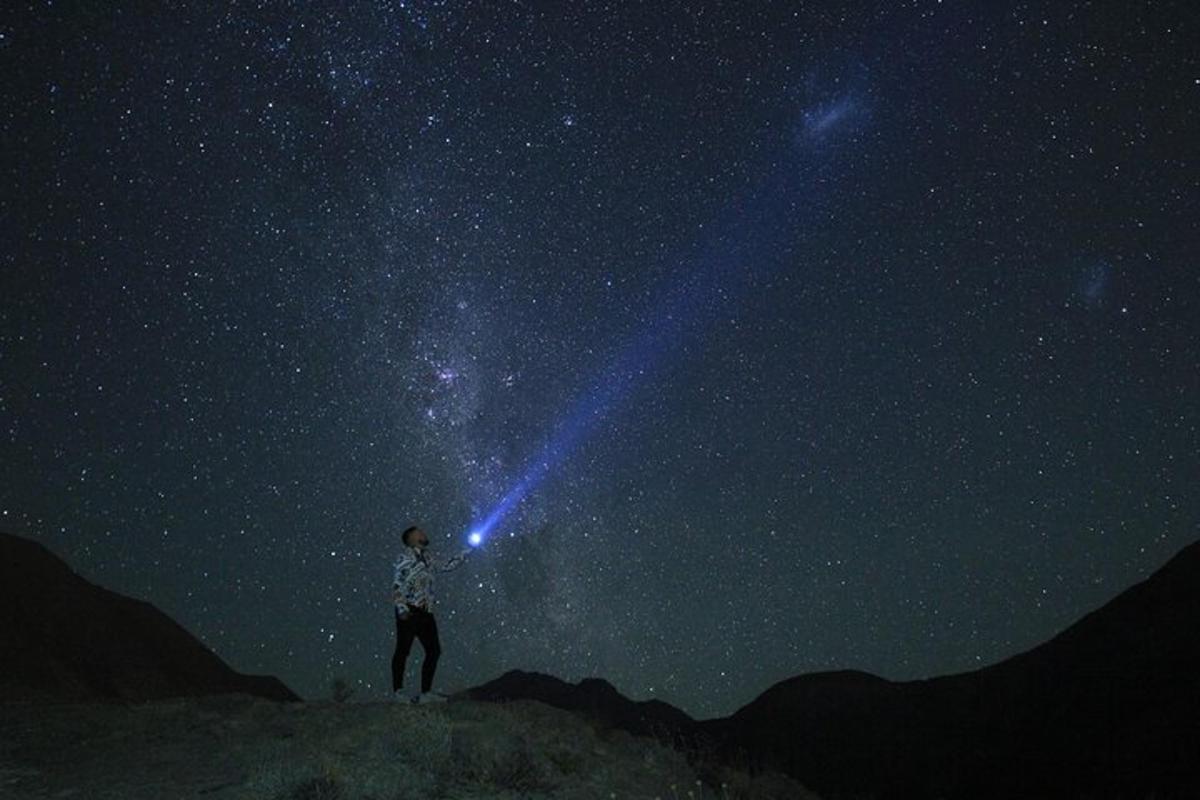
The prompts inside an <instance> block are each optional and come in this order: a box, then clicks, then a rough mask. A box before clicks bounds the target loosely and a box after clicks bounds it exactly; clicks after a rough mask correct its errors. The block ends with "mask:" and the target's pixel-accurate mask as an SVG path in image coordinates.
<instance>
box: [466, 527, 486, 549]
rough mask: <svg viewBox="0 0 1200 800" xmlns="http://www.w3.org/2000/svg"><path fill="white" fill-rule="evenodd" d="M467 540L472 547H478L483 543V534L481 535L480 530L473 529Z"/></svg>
mask: <svg viewBox="0 0 1200 800" xmlns="http://www.w3.org/2000/svg"><path fill="white" fill-rule="evenodd" d="M467 541H468V542H469V543H470V544H471V546H472V547H478V546H479V545H480V544H482V543H483V536H482V535H480V533H479V531H472V532H471V535H470V536H468V537H467Z"/></svg>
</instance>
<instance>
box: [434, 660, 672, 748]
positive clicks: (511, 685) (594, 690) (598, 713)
mask: <svg viewBox="0 0 1200 800" xmlns="http://www.w3.org/2000/svg"><path fill="white" fill-rule="evenodd" d="M455 697H456V698H465V699H468V700H484V701H490V702H503V701H506V700H519V699H536V700H540V701H541V702H543V703H546V704H547V705H551V706H554V707H556V708H562V709H566V710H568V711H577V712H579V713H581V714H583V715H584V716H586V717H588V718H589V719H592V720H595V721H597V722H599V723H601V724H602V725H607V726H609V727H613V728H620V729H621V730H625V731H629V732H630V733H632V734H635V735H638V736H657V737H659V738H662V739H671V738H673V737H674V736H675V735H676V734H680V733H689V732H690V731H691V730H692V729H693V727H694V726H695V724H696V723H695V720H693V719H692V718H691V717H689V716H688V715H687V714H685V713H684V712H682V711H680V710H679V709H678V708H676V707H675V706H673V705H670V704H669V703H663V702H661V701H659V700H645V701H635V700H630V699H629V698H628V697H625V696H624V695H622V694H621V693H620V692H618V691H617V690H616V688H615V687H614V686H613V685H612V684H611V683H609V682H608V681H605V680H601V679H600V678H585V679H584V680H582V681H580V682H579V683H575V684H571V683H567V682H566V681H563V680H560V679H558V678H555V677H553V676H551V675H543V674H541V673H538V672H522V671H521V670H516V669H514V670H511V671H509V672H506V673H504V674H503V675H501V676H500V677H499V678H496V679H495V680H493V681H489V682H488V683H485V684H483V685H482V686H476V687H474V688H472V689H467V690H466V691H463V692H460V693H459V694H457V695H455Z"/></svg>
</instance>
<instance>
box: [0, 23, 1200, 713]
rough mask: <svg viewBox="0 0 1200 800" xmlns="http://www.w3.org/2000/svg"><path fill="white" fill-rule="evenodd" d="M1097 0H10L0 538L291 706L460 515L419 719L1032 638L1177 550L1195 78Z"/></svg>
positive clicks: (1185, 430)
mask: <svg viewBox="0 0 1200 800" xmlns="http://www.w3.org/2000/svg"><path fill="white" fill-rule="evenodd" d="M1102 5H1104V6H1105V7H1098V6H1097V5H1096V4H1084V3H1075V2H1064V3H1049V2H1047V3H1034V4H1030V3H1023V4H1019V5H1018V4H1005V3H995V4H991V3H989V4H964V3H937V2H928V3H926V2H918V3H909V4H896V3H879V4H865V5H864V4H854V5H845V6H843V5H837V4H832V3H820V4H811V3H810V4H805V5H804V6H803V7H800V6H798V5H796V4H788V3H778V4H765V3H755V2H750V3H738V4H727V5H725V6H716V5H708V4H704V5H701V4H650V5H645V6H640V7H639V6H633V5H631V4H630V5H625V4H617V5H612V4H609V5H602V4H592V3H573V4H570V7H569V8H566V7H565V6H564V7H563V8H564V9H565V10H563V9H560V10H559V11H558V13H554V14H551V13H549V12H548V11H545V10H541V9H539V8H538V7H536V6H534V5H533V4H494V5H485V4H475V3H467V4H457V3H456V4H444V3H436V2H431V3H423V2H412V3H404V4H392V3H379V4H370V5H357V4H355V5H353V6H345V5H344V4H323V3H320V4H302V5H295V6H292V5H289V4H286V3H285V4H279V5H276V6H270V7H268V8H264V9H259V8H254V7H249V6H239V7H237V8H236V9H233V10H225V11H222V12H220V13H214V12H213V11H212V10H211V7H209V6H201V5H195V6H193V5H188V4H181V5H178V6H173V7H172V9H171V11H170V13H168V12H167V11H162V12H157V13H156V12H153V11H147V10H146V9H145V8H142V7H136V8H135V7H133V6H123V5H122V4H120V3H105V4H102V6H97V8H89V9H88V10H86V11H80V10H75V9H69V8H62V7H59V6H57V5H50V6H44V5H37V6H33V7H21V8H17V9H16V10H11V9H6V10H5V11H4V12H2V14H0V59H2V60H3V63H2V64H0V66H2V67H3V70H4V74H5V76H6V80H5V82H4V85H3V88H0V95H2V100H3V102H2V103H0V126H2V129H3V134H4V141H5V144H6V146H5V148H4V151H3V152H4V156H3V158H2V160H0V169H2V171H3V176H4V185H5V190H4V192H3V193H2V194H0V236H2V237H3V240H2V242H3V249H2V250H0V252H2V253H3V259H4V261H3V265H2V266H0V526H3V528H4V529H6V530H9V531H11V532H14V533H21V534H25V535H29V536H32V537H34V538H37V539H39V540H40V541H44V542H46V543H47V545H49V546H50V547H51V548H52V549H54V550H55V551H56V552H58V553H60V554H62V555H63V556H64V557H65V558H66V559H67V560H68V561H69V562H70V563H72V564H73V565H74V566H75V567H76V568H78V570H79V571H80V572H81V573H82V574H83V575H84V576H85V577H88V578H89V579H91V580H94V581H96V582H98V583H101V584H103V585H105V586H108V587H111V588H113V589H115V590H118V591H122V592H126V593H129V594H133V595H135V596H138V597H140V598H144V599H146V600H148V601H150V602H152V603H154V604H156V605H157V606H159V607H160V608H162V609H163V610H164V611H166V612H167V613H169V614H170V615H172V616H173V617H175V618H176V619H178V620H179V621H180V623H181V624H183V625H184V626H185V627H187V628H188V629H190V630H192V631H194V632H196V633H197V635H199V636H200V637H201V638H202V639H203V640H204V641H205V642H206V643H207V644H208V645H210V646H211V647H213V648H214V649H215V650H216V651H217V652H218V653H219V654H220V655H221V656H223V657H224V658H226V659H227V660H228V661H229V662H230V663H231V664H232V665H233V666H235V667H236V668H238V669H240V670H244V671H249V672H265V673H272V674H276V675H278V676H280V677H281V678H282V679H283V680H284V681H285V682H287V683H288V684H289V685H291V686H293V687H294V688H295V689H297V690H298V691H299V692H301V693H302V694H304V695H307V696H312V697H317V696H323V695H327V693H328V691H329V685H330V682H331V681H332V680H333V679H334V678H336V677H344V678H346V679H347V680H349V681H350V682H351V683H352V684H354V685H355V686H356V687H357V688H358V693H359V696H360V697H362V698H364V699H366V698H372V697H379V696H383V695H384V694H385V693H386V691H387V688H388V685H389V680H390V678H389V675H388V664H389V660H390V657H391V647H392V641H393V639H392V637H393V635H394V629H393V621H392V616H391V605H390V582H391V577H392V575H391V561H392V558H393V557H394V555H395V552H396V549H397V547H398V535H399V532H400V531H401V530H402V529H403V528H405V527H407V526H408V525H410V524H414V523H415V524H420V525H422V527H424V528H425V529H426V530H427V531H428V532H429V534H430V537H431V539H432V540H433V545H434V546H435V547H437V548H439V549H442V550H444V551H447V552H450V551H454V550H457V549H459V548H460V547H461V546H462V543H463V540H464V539H463V537H464V536H465V535H466V534H467V533H468V532H469V531H470V530H472V529H473V527H478V526H479V524H480V522H481V520H486V519H488V518H489V516H492V515H493V514H494V512H495V511H496V509H497V508H502V509H503V513H501V514H499V515H496V518H495V522H494V523H493V524H492V525H490V526H489V529H488V531H487V533H488V539H487V540H486V541H485V542H484V543H483V546H482V547H480V548H478V549H477V550H476V551H475V552H474V553H472V555H471V559H470V561H469V563H468V564H467V565H466V566H464V567H463V568H462V569H460V570H458V571H456V572H454V573H449V574H447V575H446V576H445V577H444V578H443V580H442V582H441V584H440V585H439V587H438V588H439V596H440V600H441V603H442V610H441V616H440V617H439V625H440V628H441V632H442V638H443V648H444V653H443V657H442V662H441V668H440V671H439V682H441V683H442V684H443V686H444V688H447V689H451V690H453V689H456V688H461V687H465V686H468V685H471V684H474V683H479V682H482V681H485V680H488V679H490V678H493V677H495V676H496V675H498V674H499V673H501V672H502V671H504V670H507V669H511V668H520V669H527V670H540V671H545V672H551V673H554V674H557V675H559V676H561V677H564V678H568V679H571V680H577V679H579V678H582V677H585V676H589V675H597V676H602V677H605V678H607V679H608V680H610V681H611V682H612V683H614V684H615V685H616V686H617V688H618V689H619V690H621V691H622V692H624V693H626V694H627V695H629V696H631V697H635V698H639V699H642V698H649V697H657V698H660V699H663V700H667V701H669V702H673V703H675V704H677V705H679V706H680V707H682V708H684V709H685V710H687V711H688V712H690V713H693V714H696V715H699V716H707V715H713V714H719V713H727V712H729V711H732V710H733V709H734V708H736V707H737V706H738V705H740V704H742V703H744V702H747V701H748V700H750V699H751V698H753V697H754V696H755V695H756V694H757V693H758V692H760V691H762V690H763V689H765V688H766V687H767V686H769V685H770V684H771V683H772V682H774V681H776V680H779V679H782V678H784V677H788V676H791V675H795V674H797V673H801V672H808V671H814V670H823V669H851V668H852V669H861V670H866V671H870V672H874V673H877V674H880V675H883V676H885V677H888V678H893V679H904V678H913V677H922V676H929V675H935V674H941V673H946V672H952V671H958V670H963V669H969V668H973V667H976V666H980V665H982V664H987V663H991V662H994V661H996V660H999V659H1001V658H1004V657H1006V656H1008V655H1011V654H1013V653H1016V652H1019V651H1020V650H1022V649H1025V648H1028V647H1030V646H1032V645H1034V644H1037V643H1038V642H1040V641H1042V640H1044V639H1045V638H1047V637H1049V636H1051V635H1053V634H1054V633H1056V632H1057V631H1058V630H1060V629H1061V628H1062V627H1064V626H1065V625H1067V624H1069V623H1070V622H1072V621H1074V620H1075V619H1077V618H1078V617H1079V616H1080V615H1082V614H1083V613H1085V612H1087V611H1089V610H1091V609H1093V608H1094V607H1096V606H1098V605H1099V604H1101V603H1103V602H1104V601H1106V600H1108V599H1109V598H1111V597H1112V596H1114V595H1115V594H1116V593H1117V592H1119V591H1120V590H1121V589H1123V588H1125V587H1126V586H1128V585H1130V584H1131V583H1132V582H1134V581H1136V580H1138V579H1139V578H1141V577H1143V576H1144V575H1146V574H1148V573H1149V572H1150V571H1151V570H1153V569H1155V568H1157V567H1158V566H1159V565H1161V564H1162V563H1163V562H1164V561H1165V560H1166V559H1167V558H1168V557H1169V556H1170V555H1171V554H1172V553H1174V552H1175V551H1176V550H1178V549H1179V548H1180V547H1181V546H1183V544H1185V543H1187V542H1190V541H1192V540H1194V539H1195V538H1196V536H1197V520H1198V519H1200V500H1198V499H1197V496H1196V493H1195V490H1194V488H1193V486H1194V484H1195V476H1196V475H1197V474H1200V456H1198V455H1197V454H1198V453H1200V433H1198V427H1197V425H1198V423H1197V404H1196V398H1197V397H1200V383H1198V382H1200V378H1198V377H1197V376H1200V345H1198V342H1197V327H1196V325H1195V320H1196V319H1197V316H1198V315H1197V301H1198V300H1200V285H1198V283H1197V274H1196V271H1195V268H1194V261H1195V252H1196V251H1197V245H1198V244H1200V235H1198V231H1197V224H1198V223H1197V220H1200V213H1198V211H1200V204H1198V203H1197V191H1198V190H1197V186H1196V182H1195V180H1194V179H1192V178H1191V176H1192V174H1193V173H1194V167H1195V163H1196V161H1197V153H1196V146H1195V142H1197V141H1200V130H1198V127H1200V126H1198V125H1197V111H1196V109H1197V108H1200V103H1197V99H1198V95H1197V92H1198V87H1200V84H1197V82H1196V80H1197V75H1200V72H1198V68H1200V65H1197V63H1196V58H1195V54H1194V47H1193V46H1192V45H1191V40H1192V38H1193V37H1192V36H1191V34H1192V33H1193V31H1192V30H1191V28H1190V27H1189V25H1187V24H1185V21H1186V20H1185V18H1186V15H1187V12H1188V10H1189V9H1188V6H1187V5H1186V4H1181V3H1180V4H1175V3H1160V4H1154V5H1153V7H1145V8H1143V7H1141V6H1138V5H1135V6H1120V7H1118V5H1117V4H1102ZM505 497H512V498H514V499H513V501H512V503H511V508H510V507H506V506H503V499H504V498H505Z"/></svg>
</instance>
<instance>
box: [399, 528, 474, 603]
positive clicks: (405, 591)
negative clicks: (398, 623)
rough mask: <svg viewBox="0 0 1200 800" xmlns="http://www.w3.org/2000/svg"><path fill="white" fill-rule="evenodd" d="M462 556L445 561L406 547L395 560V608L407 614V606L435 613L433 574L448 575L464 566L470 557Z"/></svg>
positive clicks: (464, 551) (464, 553)
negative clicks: (446, 573) (443, 573)
mask: <svg viewBox="0 0 1200 800" xmlns="http://www.w3.org/2000/svg"><path fill="white" fill-rule="evenodd" d="M469 552H471V551H470V550H463V551H462V552H461V553H459V554H458V555H455V556H450V557H449V558H446V559H442V558H438V557H436V556H434V555H432V554H431V553H430V552H429V551H428V550H424V549H418V548H416V547H409V546H408V545H405V546H404V547H403V548H402V549H401V550H400V555H399V556H397V557H396V570H395V576H394V577H393V579H392V592H393V594H394V595H396V608H397V609H398V610H399V611H400V612H401V613H404V612H405V611H407V610H408V609H407V608H405V605H410V606H416V607H417V608H423V609H425V610H426V611H431V612H432V611H433V573H434V572H449V571H450V570H452V569H455V568H457V567H459V566H460V565H462V563H463V562H464V561H466V560H467V553H469Z"/></svg>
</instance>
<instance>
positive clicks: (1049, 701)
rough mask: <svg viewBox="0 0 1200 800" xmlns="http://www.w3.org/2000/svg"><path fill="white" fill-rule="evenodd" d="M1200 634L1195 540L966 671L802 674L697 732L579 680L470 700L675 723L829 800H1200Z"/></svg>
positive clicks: (529, 679) (622, 720)
mask: <svg viewBox="0 0 1200 800" xmlns="http://www.w3.org/2000/svg"><path fill="white" fill-rule="evenodd" d="M1198 631H1200V543H1194V544H1192V545H1189V546H1188V547H1186V548H1184V549H1183V550H1182V551H1180V552H1179V553H1178V554H1177V555H1176V556H1175V557H1174V558H1172V559H1171V560H1170V561H1169V562H1168V563H1167V564H1166V565H1165V566H1163V567H1162V568H1161V569H1160V570H1158V571H1157V572H1156V573H1154V575H1152V576H1151V577H1150V578H1148V579H1147V580H1145V581H1143V582H1142V583H1139V584H1137V585H1135V586H1133V587H1132V588H1130V589H1128V590H1126V591H1125V592H1123V593H1121V594H1120V595H1118V596H1117V597H1116V598H1114V599H1113V600H1112V601H1110V602H1109V603H1107V604H1106V605H1104V606H1103V607H1101V608H1100V609H1098V610H1097V611H1094V612H1092V613H1090V614H1088V615H1087V616H1085V617H1084V618H1083V619H1081V620H1079V621H1078V622H1077V623H1075V624H1074V625H1072V626H1070V627H1069V628H1067V629H1066V630H1064V631H1063V632H1062V633H1060V634H1059V635H1057V636H1055V637H1054V638H1053V639H1051V640H1049V641H1047V642H1045V643H1043V644H1042V645H1039V646H1038V647H1035V648H1033V649H1032V650H1029V651H1027V652H1024V653H1021V654H1019V655H1015V656H1013V657H1011V658H1008V659H1006V660H1004V661H1001V662H999V663H997V664H993V665H991V666H988V667H985V668H983V669H979V670H975V671H972V672H966V673H960V674H956V675H946V676H940V677H936V678H931V679H927V680H916V681H889V680H886V679H884V678H881V677H878V676H875V675H870V674H868V673H864V672H857V671H853V670H845V671H837V672H821V673H813V674H807V675H800V676H797V677H794V678H790V679H788V680H785V681H781V682H780V683H777V684H775V685H774V686H772V687H770V688H769V689H767V691H765V692H764V693H763V694H761V695H760V696H759V697H758V698H756V699H755V700H754V701H752V702H751V703H749V704H747V705H746V706H744V707H743V708H741V709H739V710H738V711H737V712H735V713H734V714H733V715H731V716H729V717H725V718H720V719H712V720H705V721H700V722H695V723H692V724H691V725H688V724H687V723H686V722H685V720H686V715H685V714H683V712H682V711H679V710H678V709H674V708H672V707H671V706H669V705H667V704H665V703H657V704H656V707H655V712H654V716H655V718H656V719H662V720H664V721H666V723H667V724H663V725H646V724H645V723H644V722H639V721H638V720H640V719H641V718H640V717H639V716H638V707H639V706H640V705H641V704H637V703H634V702H633V701H631V700H628V699H626V698H624V697H622V696H620V695H619V694H617V693H616V691H615V690H612V694H611V695H610V694H609V693H608V692H607V691H603V692H598V691H596V690H594V689H591V688H586V689H585V688H584V687H585V684H590V683H591V682H590V681H583V682H581V683H580V684H578V685H577V686H575V687H572V686H571V685H570V684H565V683H563V682H562V681H558V680H557V679H553V678H548V677H547V676H541V675H534V674H532V673H519V672H512V673H508V674H507V675H505V676H504V677H502V678H501V679H500V680H499V681H494V682H493V683H491V684H487V685H486V686H485V687H480V689H486V690H487V691H483V692H481V693H479V694H474V693H473V692H468V694H470V696H472V697H475V698H476V699H515V698H521V697H525V698H533V699H538V700H542V701H544V702H547V703H549V704H551V705H555V706H558V707H560V708H569V709H574V710H577V711H580V712H582V713H585V714H588V715H590V716H592V717H593V718H594V719H597V720H598V721H601V722H604V723H606V724H612V725H615V726H618V727H626V728H627V729H629V730H638V731H639V732H647V733H655V732H658V733H660V734H661V733H662V732H663V731H667V732H669V733H670V735H671V736H672V738H674V739H676V740H677V741H678V740H680V739H683V740H686V741H687V742H688V743H689V745H690V747H691V748H692V749H697V750H699V751H701V752H706V753H708V754H710V755H711V756H713V757H717V758H727V759H730V760H731V761H733V762H734V763H737V764H739V765H742V766H745V765H751V766H758V767H763V768H770V769H776V770H779V771H781V772H784V773H786V774H788V775H790V776H792V777H793V778H796V779H797V780H799V781H800V782H802V783H803V784H805V785H806V786H809V787H810V788H812V789H813V790H814V791H816V792H818V793H819V794H820V795H821V796H822V797H826V798H831V800H833V799H836V798H851V797H855V798H867V797H872V798H910V797H929V798H937V797H945V798H959V797H963V798H966V797H970V798H999V797H1023V798H1032V797H1096V798H1100V797H1103V798H1134V797H1137V798H1142V797H1156V798H1165V797H1194V796H1200V757H1198V755H1197V754H1200V635H1198V634H1197V632H1198ZM604 685H605V686H606V687H607V684H604ZM489 687H491V688H489ZM611 688H612V687H608V689H611ZM612 695H615V697H613V696H612ZM606 697H607V698H608V699H604V698H606ZM600 706H603V707H602V708H601V707H600ZM631 719H632V720H634V721H635V722H634V723H633V724H634V725H640V726H641V727H640V728H635V727H632V726H630V723H629V722H628V720H631ZM627 726H629V727H627Z"/></svg>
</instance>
